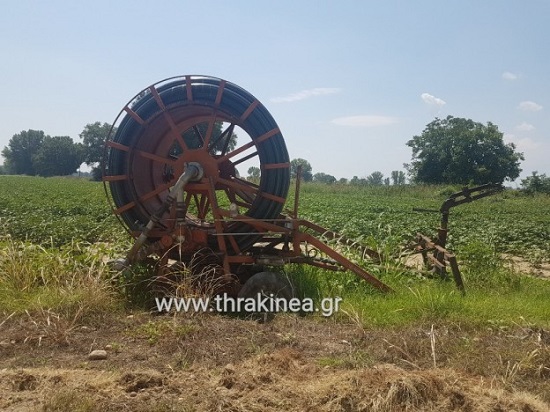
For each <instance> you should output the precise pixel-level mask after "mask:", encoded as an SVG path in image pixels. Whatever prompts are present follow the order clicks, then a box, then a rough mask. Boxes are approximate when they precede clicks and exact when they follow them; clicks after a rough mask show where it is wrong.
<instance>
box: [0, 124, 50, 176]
mask: <svg viewBox="0 0 550 412" xmlns="http://www.w3.org/2000/svg"><path fill="white" fill-rule="evenodd" d="M44 137H45V135H44V132H43V131H42V130H27V131H22V132H21V133H18V134H14V135H13V137H12V138H11V139H10V141H9V142H8V145H7V146H6V147H5V148H4V149H3V150H2V156H3V157H4V158H5V159H6V161H7V164H8V165H9V170H10V172H11V173H12V174H16V175H35V174H36V171H35V169H34V163H33V157H34V156H35V155H36V153H38V151H39V149H40V147H41V146H42V142H43V141H44Z"/></svg>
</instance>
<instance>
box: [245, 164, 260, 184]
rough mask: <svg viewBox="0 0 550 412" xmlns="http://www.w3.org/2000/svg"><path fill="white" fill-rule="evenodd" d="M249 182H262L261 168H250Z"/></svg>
mask: <svg viewBox="0 0 550 412" xmlns="http://www.w3.org/2000/svg"><path fill="white" fill-rule="evenodd" d="M248 180H250V181H252V182H258V181H259V180H260V168H259V167H256V166H251V167H249V168H248Z"/></svg>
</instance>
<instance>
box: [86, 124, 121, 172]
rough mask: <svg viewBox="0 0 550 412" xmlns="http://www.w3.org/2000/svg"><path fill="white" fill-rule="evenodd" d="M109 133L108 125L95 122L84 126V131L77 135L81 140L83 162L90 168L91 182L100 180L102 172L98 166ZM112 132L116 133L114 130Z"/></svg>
mask: <svg viewBox="0 0 550 412" xmlns="http://www.w3.org/2000/svg"><path fill="white" fill-rule="evenodd" d="M110 131H111V125H110V124H109V123H101V122H95V123H89V124H87V125H86V126H84V130H83V131H82V133H80V135H79V136H80V138H81V139H82V146H83V153H84V155H83V156H84V158H83V160H84V162H85V163H86V164H87V165H88V166H92V171H91V175H92V180H96V181H99V180H101V175H102V171H101V167H100V166H99V164H100V163H101V161H102V158H103V151H104V147H105V141H106V140H107V137H108V136H109V132H110ZM113 132H116V129H115V130H114V131H113Z"/></svg>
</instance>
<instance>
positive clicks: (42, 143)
mask: <svg viewBox="0 0 550 412" xmlns="http://www.w3.org/2000/svg"><path fill="white" fill-rule="evenodd" d="M110 130H111V126H110V125H109V124H108V123H101V122H95V123H91V124H88V125H86V126H85V127H84V130H83V131H82V133H81V134H80V135H79V136H80V138H81V139H82V142H81V143H80V142H74V141H73V140H72V139H71V138H70V137H69V136H53V137H52V136H49V135H46V134H45V133H44V132H43V131H40V130H27V131H22V132H21V133H18V134H16V135H14V136H13V137H12V138H11V139H10V141H9V143H8V145H7V146H6V147H5V148H4V149H3V150H2V156H3V157H4V159H5V162H4V165H3V167H1V168H0V173H10V174H26V175H40V176H56V175H68V174H72V173H74V172H75V171H76V170H77V169H78V167H79V166H80V165H81V164H82V163H83V162H84V163H86V164H87V165H89V166H91V167H92V175H94V176H95V177H96V178H100V175H101V171H100V169H99V162H100V161H101V157H102V154H103V145H104V142H105V140H106V138H107V136H108V134H109V132H110ZM503 136H504V135H503V133H502V132H500V131H499V129H498V127H497V126H496V125H495V124H493V123H491V122H488V123H487V124H482V123H479V122H474V121H473V120H471V119H465V118H456V117H453V116H447V117H446V118H445V119H439V118H436V119H435V120H433V121H432V122H430V123H429V124H428V125H427V126H426V127H425V129H424V130H423V131H422V133H421V134H419V135H417V136H413V138H412V139H410V140H409V141H407V143H406V144H407V146H409V147H410V148H411V150H412V159H411V162H410V163H406V164H404V165H403V166H404V168H405V170H406V173H405V172H404V171H400V170H394V171H392V172H391V174H390V176H389V177H385V176H384V175H383V174H382V173H381V172H379V171H375V172H373V173H371V174H370V175H368V176H366V177H363V178H359V177H357V176H353V178H351V179H349V180H348V179H346V178H342V179H337V178H336V177H334V176H332V175H330V174H328V173H324V172H317V173H315V174H314V173H313V169H312V167H311V164H310V163H309V162H308V161H307V160H305V159H301V158H299V159H294V160H292V162H291V164H290V168H291V174H292V177H296V173H297V171H298V170H299V169H300V170H301V176H302V179H303V180H304V181H307V182H310V181H311V182H318V183H326V184H333V183H341V184H350V185H358V186H359V185H372V186H381V185H390V184H391V185H403V184H406V183H407V181H408V182H409V183H412V184H456V185H469V184H483V183H488V182H492V183H503V182H504V181H513V180H515V179H516V178H517V177H518V176H519V174H520V173H521V171H522V170H521V168H520V162H521V161H522V160H524V156H523V153H520V152H518V151H516V146H515V145H514V144H513V143H505V142H504V140H503ZM260 173H261V172H260V169H259V168H258V167H251V168H249V169H248V178H249V179H251V180H258V179H259V178H260ZM522 186H523V187H524V188H526V190H527V189H528V190H529V191H530V192H544V193H548V192H550V177H546V175H545V174H542V175H539V174H538V172H533V174H532V175H531V176H529V177H528V178H526V179H524V180H522Z"/></svg>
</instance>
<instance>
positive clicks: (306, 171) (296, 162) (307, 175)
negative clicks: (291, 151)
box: [290, 158, 313, 182]
mask: <svg viewBox="0 0 550 412" xmlns="http://www.w3.org/2000/svg"><path fill="white" fill-rule="evenodd" d="M299 166H302V179H303V180H304V182H311V181H312V179H313V175H312V174H311V170H312V169H311V165H310V164H309V162H308V161H307V160H305V159H300V158H298V159H292V161H291V162H290V176H291V177H292V178H293V179H296V174H297V173H298V167H299Z"/></svg>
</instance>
